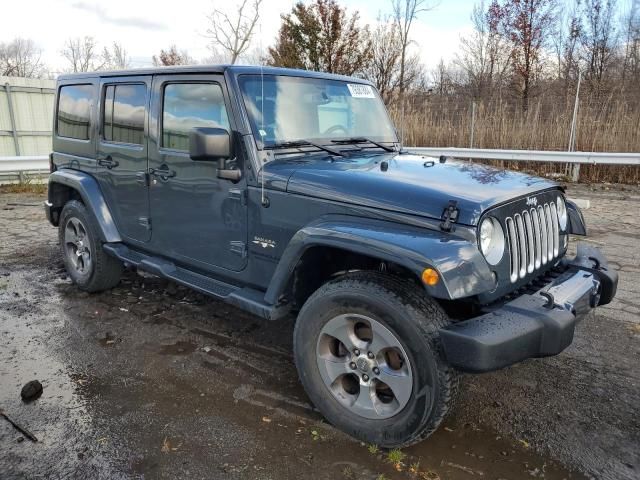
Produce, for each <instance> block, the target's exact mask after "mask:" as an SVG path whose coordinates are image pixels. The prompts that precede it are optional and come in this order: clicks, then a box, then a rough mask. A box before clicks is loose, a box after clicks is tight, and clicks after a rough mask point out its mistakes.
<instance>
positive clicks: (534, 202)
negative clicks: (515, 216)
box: [527, 197, 538, 207]
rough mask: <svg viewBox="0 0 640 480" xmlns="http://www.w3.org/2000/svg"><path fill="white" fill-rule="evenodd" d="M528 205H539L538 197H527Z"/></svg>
mask: <svg viewBox="0 0 640 480" xmlns="http://www.w3.org/2000/svg"><path fill="white" fill-rule="evenodd" d="M527 206H528V207H536V206H538V199H537V198H536V197H527Z"/></svg>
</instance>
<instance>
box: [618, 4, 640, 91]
mask: <svg viewBox="0 0 640 480" xmlns="http://www.w3.org/2000/svg"><path fill="white" fill-rule="evenodd" d="M624 44H625V45H624V63H623V69H622V81H623V84H626V83H628V84H629V85H636V88H637V85H638V84H640V0H633V2H632V3H631V5H630V8H629V10H628V11H627V12H626V13H625V15H624Z"/></svg>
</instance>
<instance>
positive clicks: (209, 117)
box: [46, 66, 617, 446]
mask: <svg viewBox="0 0 640 480" xmlns="http://www.w3.org/2000/svg"><path fill="white" fill-rule="evenodd" d="M46 212H47V217H48V219H49V221H50V222H51V223H52V224H53V225H54V226H57V227H58V228H59V232H60V234H59V238H60V247H61V250H62V254H63V256H64V262H65V265H66V267H67V270H68V271H69V274H70V276H71V278H72V279H73V281H74V282H75V283H76V284H77V285H78V287H79V288H81V289H83V290H86V291H89V292H97V291H101V290H106V289H109V288H112V287H113V286H114V285H116V284H117V283H118V281H119V279H120V275H121V273H122V270H123V268H125V267H126V266H128V267H131V268H137V269H139V270H143V271H146V272H149V273H151V274H155V275H157V276H160V277H164V278H168V279H172V280H174V281H176V282H178V283H181V284H184V285H187V286H189V287H191V288H193V289H195V290H198V291H200V292H204V293H206V294H209V295H211V296H213V297H215V298H218V299H222V300H224V301H226V302H228V303H230V304H232V305H236V306H237V307H240V308H243V309H245V310H248V311H250V312H252V313H253V314H255V315H257V316H259V317H262V318H264V319H266V320H277V319H279V318H281V317H283V316H284V315H287V314H290V313H295V314H296V315H297V321H296V327H295V334H294V335H295V338H294V353H295V361H296V365H297V368H298V371H299V375H300V379H301V381H302V383H303V385H304V387H305V389H306V391H307V393H308V395H309V397H310V398H311V400H312V401H313V403H314V404H315V405H316V406H317V407H318V409H319V410H320V411H321V412H322V413H323V414H324V415H325V416H326V418H327V419H328V420H329V421H330V422H331V423H333V424H334V425H336V426H337V427H339V428H341V429H342V430H344V431H346V432H348V433H349V434H351V435H353V436H354V437H357V438H359V439H361V440H363V441H366V442H371V443H375V444H378V445H382V446H398V445H407V444H411V443H414V442H417V441H420V440H421V439H423V438H426V437H427V436H428V435H429V434H431V433H432V432H433V431H435V429H436V428H437V427H438V425H439V424H440V422H441V421H442V419H443V418H444V416H445V415H446V413H447V412H448V411H449V410H450V409H451V407H452V404H453V401H454V398H455V393H456V389H457V385H458V379H459V372H461V371H463V372H486V371H490V370H496V369H499V368H503V367H507V366H509V365H512V364H514V363H516V362H520V361H522V360H525V359H528V358H532V357H542V356H547V355H555V354H558V353H560V352H561V351H562V350H564V349H565V348H566V347H567V346H568V345H569V344H570V343H571V341H572V339H573V333H574V328H575V326H576V324H577V323H578V321H579V320H581V319H582V318H583V317H585V315H586V314H587V313H588V312H589V311H590V310H591V309H592V308H594V307H596V306H597V305H603V304H606V303H608V302H610V301H611V299H612V298H613V296H614V295H615V292H616V286H617V274H616V273H615V272H614V271H612V270H610V269H609V268H608V266H607V261H606V260H605V258H604V257H603V256H602V255H601V253H600V252H599V251H598V250H597V249H595V248H592V247H589V246H587V245H586V244H579V245H578V247H577V252H578V253H577V255H576V256H575V257H572V258H568V257H567V256H566V255H565V253H566V251H567V243H568V240H569V236H570V235H585V234H586V228H585V224H584V220H583V217H582V214H581V212H580V211H579V209H578V208H577V207H576V205H574V204H573V203H572V202H571V201H569V200H567V199H566V198H565V195H564V191H563V189H562V188H561V187H560V186H558V185H557V184H555V183H552V182H549V181H547V180H545V179H542V178H537V177H532V176H528V175H524V174H521V173H515V172H509V171H504V170H498V169H494V168H490V167H488V166H484V165H479V164H471V163H468V162H460V161H456V160H452V159H447V158H439V159H437V158H429V157H424V156H420V155H415V154H411V153H409V152H406V151H404V150H403V149H402V146H401V145H400V143H399V141H398V137H397V135H396V131H395V129H394V127H393V125H392V123H391V122H390V120H389V117H388V115H387V112H386V110H385V108H384V105H383V103H382V101H381V99H380V96H379V95H378V93H377V92H376V90H375V88H374V87H373V86H372V85H371V84H370V83H369V82H366V81H364V80H361V79H356V78H348V77H341V76H336V75H327V74H322V73H315V72H306V71H296V70H285V69H274V68H266V67H265V68H261V67H239V66H220V67H202V66H199V67H181V68H163V69H153V70H135V71H123V72H105V73H85V74H75V75H65V76H62V77H60V78H59V80H58V86H57V95H56V104H55V119H54V136H53V153H52V154H51V176H50V180H49V196H48V201H47V203H46ZM550 374H552V373H550Z"/></svg>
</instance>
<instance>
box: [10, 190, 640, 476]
mask: <svg viewBox="0 0 640 480" xmlns="http://www.w3.org/2000/svg"><path fill="white" fill-rule="evenodd" d="M570 194H571V195H574V196H576V197H580V198H589V199H591V208H590V209H588V210H586V211H585V214H586V217H587V221H588V224H589V226H590V227H591V232H590V233H591V237H590V238H589V241H591V242H592V243H593V244H595V245H598V246H600V247H602V248H603V249H604V251H605V253H606V255H607V256H608V257H609V258H610V259H611V260H612V261H613V262H615V265H616V267H619V269H620V287H619V293H618V297H617V299H616V300H615V301H614V303H612V304H611V305H610V306H607V307H603V308H600V309H599V310H598V311H597V313H595V314H594V315H590V317H589V318H587V319H586V320H585V321H584V322H583V323H582V324H581V325H580V326H579V328H578V330H577V332H576V338H575V341H574V344H573V345H572V346H571V347H570V348H569V349H568V350H567V351H566V352H564V353H563V354H562V355H560V356H557V357H553V358H547V359H539V360H535V361H528V362H525V363H523V364H521V365H517V366H515V367H512V368H509V369H506V370H503V371H500V372H495V373H491V374H487V375H480V376H471V375H469V376H465V377H464V382H463V388H462V392H461V395H460V400H459V402H458V406H457V408H456V409H455V411H454V412H453V414H452V415H451V416H450V417H449V419H448V420H447V421H446V422H445V424H444V426H443V427H442V428H440V430H439V431H438V432H437V433H436V434H435V435H433V436H432V437H431V438H429V439H427V440H426V441H424V442H422V443H421V444H419V445H416V446H414V447H410V448H407V449H404V450H402V452H400V453H398V452H388V451H383V450H379V449H377V448H376V447H375V446H370V445H363V444H361V443H360V442H357V441H355V440H353V439H351V438H349V437H347V436H346V435H343V434H342V433H340V432H339V431H337V430H335V429H334V428H332V427H331V426H330V425H328V424H327V423H325V422H324V421H323V419H322V417H321V415H319V414H318V413H317V412H316V411H314V409H313V407H312V406H311V405H310V404H309V401H308V399H307V398H306V396H305V394H304V391H303V390H302V388H301V387H300V384H299V382H298V378H297V374H296V370H295V366H294V364H293V360H292V346H291V339H292V330H293V322H294V320H293V319H292V318H289V319H286V320H283V321H279V322H271V323H268V322H263V321H261V320H259V319H257V318H256V317H253V316H251V315H248V314H246V313H244V312H242V311H240V310H237V309H235V308H233V307H230V306H228V305H226V304H224V303H220V302H217V301H214V300H211V299H209V298H206V297H204V296H202V295H200V294H197V293H194V292H192V291H189V290H187V289H185V288H182V287H180V286H178V285H176V284H173V283H170V282H167V281H164V280H160V279H157V278H150V277H142V276H139V275H137V274H136V273H134V272H127V273H126V274H125V276H124V279H123V281H122V283H121V284H120V285H119V286H117V287H116V288H114V289H112V290H111V291H109V292H104V293H101V294H95V295H89V294H86V293H82V292H79V291H78V290H77V289H76V288H75V287H74V286H73V285H72V284H71V283H70V281H69V279H68V278H67V276H66V274H65V272H64V268H63V266H62V262H61V260H60V256H59V253H58V247H57V245H56V243H57V237H56V230H55V229H53V228H52V227H50V226H49V225H48V224H47V223H46V221H45V220H44V218H43V212H42V209H41V208H40V207H39V202H41V200H42V199H41V198H39V197H34V196H29V195H24V194H23V195H9V194H0V408H1V409H4V411H5V412H6V413H7V414H8V415H10V416H11V418H12V419H13V420H14V421H16V422H18V423H19V424H21V425H22V426H24V427H25V428H27V429H28V430H29V431H31V432H32V433H33V434H35V435H36V436H37V437H38V439H39V442H38V443H32V442H31V441H29V440H28V439H26V438H24V436H23V435H22V434H20V433H19V432H18V431H17V430H15V429H14V428H13V427H12V426H11V425H10V424H9V423H8V422H6V421H4V420H3V419H1V418H0V478H2V479H4V478H194V479H196V478H214V479H215V478H232V479H233V478H252V479H253V478H256V479H288V478H296V479H297V478H321V479H378V478H380V479H383V478H387V479H409V478H423V479H437V478H441V479H454V480H455V479H471V478H485V479H519V478H546V479H563V478H565V479H569V478H572V479H578V478H585V477H595V478H607V479H633V478H636V479H637V478H640V415H638V407H639V406H640V373H639V372H638V360H639V359H640V266H639V265H640V248H639V247H638V244H639V241H640V229H639V228H638V227H639V225H640V219H638V218H637V215H636V216H635V217H634V216H632V215H631V213H632V212H638V211H639V210H640V208H639V206H640V190H639V189H631V190H623V191H621V190H620V189H619V188H612V189H610V190H602V189H600V188H598V189H597V191H592V190H590V189H588V188H587V187H579V188H577V189H573V190H572V191H570ZM17 204H19V205H17ZM625 212H627V213H629V215H625ZM32 379H38V380H40V381H41V382H42V384H43V386H44V392H43V394H42V396H41V397H40V398H39V399H38V400H35V401H34V402H31V403H29V404H25V403H23V402H22V400H21V399H20V389H21V388H22V385H23V384H25V383H26V382H27V381H29V380H32ZM403 455H404V457H403Z"/></svg>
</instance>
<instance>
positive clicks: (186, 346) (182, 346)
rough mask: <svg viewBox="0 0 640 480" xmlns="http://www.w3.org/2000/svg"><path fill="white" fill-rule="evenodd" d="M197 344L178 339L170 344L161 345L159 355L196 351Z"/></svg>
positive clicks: (184, 353) (185, 353)
mask: <svg viewBox="0 0 640 480" xmlns="http://www.w3.org/2000/svg"><path fill="white" fill-rule="evenodd" d="M196 348H198V346H197V345H196V344H195V343H192V342H185V341H178V342H176V343H172V344H170V345H162V347H161V348H160V352H159V353H160V355H189V354H190V353H193V352H195V351H196Z"/></svg>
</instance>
